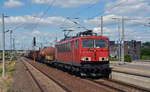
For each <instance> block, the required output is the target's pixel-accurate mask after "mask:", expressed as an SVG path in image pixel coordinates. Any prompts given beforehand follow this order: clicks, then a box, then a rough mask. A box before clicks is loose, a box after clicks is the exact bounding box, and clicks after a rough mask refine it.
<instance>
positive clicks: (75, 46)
mask: <svg viewBox="0 0 150 92" xmlns="http://www.w3.org/2000/svg"><path fill="white" fill-rule="evenodd" d="M55 59H56V60H55V62H53V64H54V65H55V66H59V67H61V68H62V69H65V70H68V71H71V72H73V73H76V74H80V75H86V76H87V75H89V76H107V77H108V76H109V74H110V68H109V38H108V37H104V36H97V34H96V33H93V32H92V31H91V30H89V31H85V32H80V33H79V34H78V35H77V36H75V37H68V38H65V39H63V40H61V41H60V42H58V43H57V44H56V46H55Z"/></svg>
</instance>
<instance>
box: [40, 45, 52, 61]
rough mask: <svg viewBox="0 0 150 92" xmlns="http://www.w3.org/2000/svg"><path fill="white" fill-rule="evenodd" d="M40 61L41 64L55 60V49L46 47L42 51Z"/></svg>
mask: <svg viewBox="0 0 150 92" xmlns="http://www.w3.org/2000/svg"><path fill="white" fill-rule="evenodd" d="M39 58H40V60H41V62H45V63H49V62H50V61H53V60H54V59H55V48H54V47H51V46H49V47H44V48H43V49H42V50H41V51H40V57H39Z"/></svg>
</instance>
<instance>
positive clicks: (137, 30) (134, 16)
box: [0, 0, 150, 49]
mask: <svg viewBox="0 0 150 92" xmlns="http://www.w3.org/2000/svg"><path fill="white" fill-rule="evenodd" d="M2 14H4V15H5V19H4V20H5V30H6V31H7V30H13V38H14V39H15V40H14V41H15V47H16V48H17V49H31V48H32V39H33V37H36V40H37V48H38V47H40V46H42V47H44V46H50V45H54V42H55V39H56V38H57V39H58V40H60V39H62V38H63V37H64V33H63V31H62V30H65V29H67V30H74V31H72V32H70V35H75V34H76V33H78V32H81V31H85V30H86V29H91V30H93V31H94V32H96V33H98V34H100V27H101V26H100V23H101V20H100V17H101V16H103V21H104V25H103V28H104V30H103V32H104V34H103V36H108V37H109V39H110V40H115V41H117V40H118V39H119V35H120V36H121V30H122V29H121V28H122V26H121V18H122V16H123V17H124V20H125V40H137V41H142V42H146V41H150V24H149V23H150V1H149V0H0V15H2ZM0 19H1V16H0ZM1 22H2V21H1V20H0V25H1ZM73 22H76V23H77V24H75V23H73ZM1 32H2V29H1V27H0V38H1ZM0 49H1V41H0ZM6 49H10V32H7V33H6Z"/></svg>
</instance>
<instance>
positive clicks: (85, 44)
mask: <svg viewBox="0 0 150 92" xmlns="http://www.w3.org/2000/svg"><path fill="white" fill-rule="evenodd" d="M82 48H107V40H103V39H83V40H82Z"/></svg>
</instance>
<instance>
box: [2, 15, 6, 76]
mask: <svg viewBox="0 0 150 92" xmlns="http://www.w3.org/2000/svg"><path fill="white" fill-rule="evenodd" d="M2 50H3V69H2V77H5V25H4V14H2Z"/></svg>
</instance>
